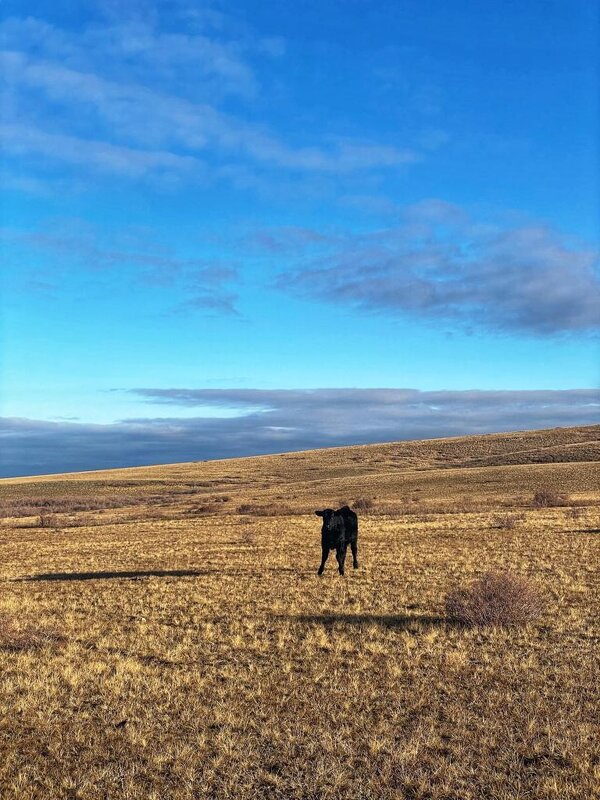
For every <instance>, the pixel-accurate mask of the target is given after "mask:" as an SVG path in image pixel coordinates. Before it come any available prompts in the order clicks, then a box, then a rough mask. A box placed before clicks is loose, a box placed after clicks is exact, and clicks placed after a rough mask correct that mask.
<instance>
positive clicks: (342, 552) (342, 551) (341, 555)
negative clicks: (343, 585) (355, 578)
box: [335, 544, 346, 575]
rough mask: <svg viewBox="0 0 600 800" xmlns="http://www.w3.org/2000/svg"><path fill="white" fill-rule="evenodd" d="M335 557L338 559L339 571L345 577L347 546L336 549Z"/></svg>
mask: <svg viewBox="0 0 600 800" xmlns="http://www.w3.org/2000/svg"><path fill="white" fill-rule="evenodd" d="M335 557H336V558H337V562H338V569H339V572H340V575H343V574H344V561H345V560H346V545H345V544H343V545H341V546H340V547H338V548H337V549H336V551H335Z"/></svg>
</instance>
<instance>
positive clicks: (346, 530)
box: [315, 506, 358, 575]
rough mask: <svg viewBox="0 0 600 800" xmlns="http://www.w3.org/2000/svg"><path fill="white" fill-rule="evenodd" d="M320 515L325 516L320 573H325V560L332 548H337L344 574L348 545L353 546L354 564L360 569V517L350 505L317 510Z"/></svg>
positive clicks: (336, 553) (336, 551) (339, 567)
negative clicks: (335, 509)
mask: <svg viewBox="0 0 600 800" xmlns="http://www.w3.org/2000/svg"><path fill="white" fill-rule="evenodd" d="M315 514H316V515H317V516H318V517H323V527H322V529H321V547H322V549H323V558H322V559H321V566H320V567H319V575H322V574H323V570H324V569H325V562H326V561H327V557H328V555H329V551H330V550H335V557H336V558H337V562H338V569H339V572H340V575H343V574H344V561H345V560H346V550H347V548H348V545H350V547H351V548H352V566H353V567H354V569H358V517H357V516H356V514H355V513H354V511H352V509H351V508H348V506H343V507H342V508H338V510H337V511H334V510H333V508H326V509H324V510H323V511H315Z"/></svg>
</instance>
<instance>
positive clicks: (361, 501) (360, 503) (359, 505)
mask: <svg viewBox="0 0 600 800" xmlns="http://www.w3.org/2000/svg"><path fill="white" fill-rule="evenodd" d="M374 505H375V501H374V499H373V498H372V497H357V498H356V500H355V501H354V503H352V508H353V509H354V510H355V511H370V510H371V509H372V508H373V506H374Z"/></svg>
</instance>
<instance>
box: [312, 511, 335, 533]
mask: <svg viewBox="0 0 600 800" xmlns="http://www.w3.org/2000/svg"><path fill="white" fill-rule="evenodd" d="M315 514H316V515H317V517H323V528H325V529H327V528H328V527H329V523H330V522H331V518H332V517H333V515H334V514H335V511H334V510H333V508H324V509H323V511H315Z"/></svg>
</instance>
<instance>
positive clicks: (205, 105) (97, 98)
mask: <svg viewBox="0 0 600 800" xmlns="http://www.w3.org/2000/svg"><path fill="white" fill-rule="evenodd" d="M0 41H2V42H3V44H4V50H2V51H1V56H0V57H1V70H0V74H1V75H2V81H3V85H4V89H3V92H4V128H3V130H2V134H3V138H4V147H5V148H6V150H7V152H8V153H9V154H11V155H12V156H21V157H26V156H32V157H35V156H41V157H43V158H44V159H46V160H51V161H54V162H58V163H66V164H69V165H71V166H72V167H73V168H78V169H79V170H87V169H92V170H100V171H104V172H108V173H112V174H119V175H121V176H123V177H125V178H130V179H131V178H133V179H140V178H145V177H148V176H151V175H153V174H154V173H158V174H159V175H160V174H161V173H166V174H167V175H170V176H175V175H176V176H178V177H180V178H181V179H182V180H183V179H185V180H186V181H193V182H198V181H200V180H206V179H208V178H209V177H210V179H211V180H222V179H226V178H227V177H228V176H229V175H231V177H232V179H234V180H238V179H239V174H240V173H239V170H240V168H241V167H243V166H246V167H247V168H248V167H250V168H252V169H254V170H259V171H265V170H266V171H272V170H276V171H284V172H286V171H287V172H292V173H308V174H323V175H350V174H352V173H362V172H368V171H373V170H376V171H377V170H386V169H396V168H399V167H402V166H404V165H406V164H411V163H413V162H415V161H417V160H418V159H419V158H420V156H419V153H418V152H417V150H415V149H414V148H412V147H410V146H406V147H403V146H398V145H397V144H396V143H394V144H389V143H382V142H377V141H370V140H369V139H368V138H365V139H358V138H348V137H341V136H338V137H332V136H331V135H328V136H324V135H319V132H318V131H315V134H314V136H312V137H310V138H311V139H312V141H307V140H308V138H309V137H308V136H306V135H305V136H303V137H302V138H303V139H304V140H305V141H300V142H299V141H295V142H293V143H292V142H289V141H286V139H285V138H284V137H282V136H281V135H279V134H278V133H277V132H275V131H274V130H272V129H271V128H270V127H269V126H268V125H265V124H263V123H261V122H257V121H255V120H254V119H249V118H248V117H249V116H253V115H248V114H247V110H246V109H245V108H244V107H243V106H242V107H240V108H238V109H237V110H236V111H235V112H232V111H231V110H227V111H225V110H224V108H223V105H224V104H225V101H226V99H227V95H228V94H239V95H242V96H244V97H246V98H247V97H249V96H252V95H254V94H255V93H256V92H258V91H259V84H258V81H257V78H256V76H255V73H254V70H253V69H252V68H251V67H250V66H249V65H248V63H247V61H246V60H245V58H247V57H248V58H249V57H250V55H252V56H253V57H257V53H262V54H265V53H266V54H267V55H268V57H269V58H272V57H276V56H277V55H278V54H280V53H281V52H283V47H282V45H281V43H280V42H279V43H278V40H277V39H271V40H261V39H260V38H259V39H258V40H257V42H256V43H255V44H254V45H253V47H252V48H250V47H249V45H247V43H246V41H245V40H244V42H242V43H240V42H237V43H236V42H227V43H224V42H223V41H219V40H217V39H214V38H212V39H211V38H210V37H209V36H207V35H205V34H204V33H202V34H193V35H190V34H181V33H172V32H165V31H161V30H160V29H158V28H156V27H153V26H151V25H149V24H148V23H147V22H140V21H134V22H131V21H126V22H124V23H123V24H121V25H119V26H114V27H108V28H107V27H101V26H91V27H90V28H88V29H86V30H84V31H83V32H82V33H81V34H80V35H79V36H78V37H75V36H74V35H73V34H70V35H69V34H67V33H66V32H65V31H61V30H59V29H57V28H56V27H54V26H51V25H49V24H47V23H45V22H44V21H42V20H36V19H31V18H28V19H24V20H22V19H10V20H8V21H5V22H4V24H3V25H2V26H1V27H0ZM150 87H151V88H150ZM238 99H239V98H238ZM234 105H235V104H234ZM237 105H238V106H239V105H240V103H239V102H238V103H237ZM296 139H298V137H296Z"/></svg>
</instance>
